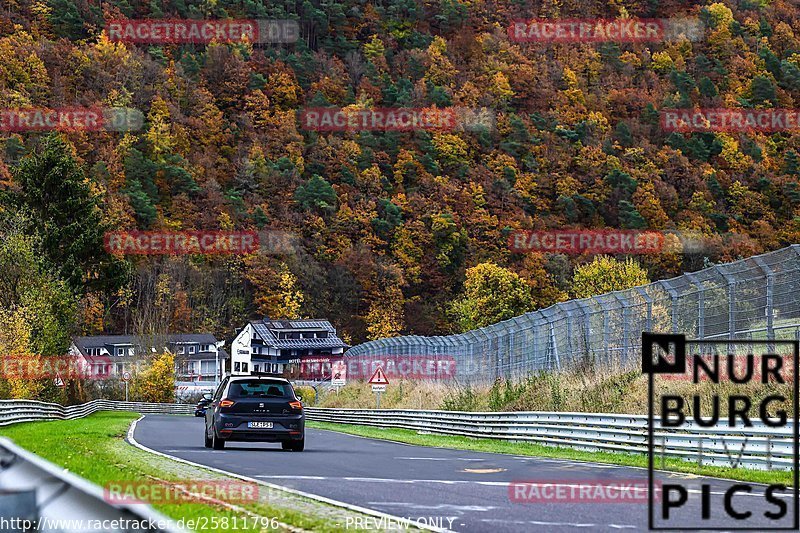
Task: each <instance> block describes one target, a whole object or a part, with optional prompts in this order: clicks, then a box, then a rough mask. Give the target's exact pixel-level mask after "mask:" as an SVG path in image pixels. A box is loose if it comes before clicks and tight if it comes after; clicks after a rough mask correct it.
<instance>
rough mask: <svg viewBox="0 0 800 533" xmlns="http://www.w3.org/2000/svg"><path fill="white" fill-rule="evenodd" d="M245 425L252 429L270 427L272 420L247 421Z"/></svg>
mask: <svg viewBox="0 0 800 533" xmlns="http://www.w3.org/2000/svg"><path fill="white" fill-rule="evenodd" d="M247 427H249V428H252V429H272V422H248V423H247Z"/></svg>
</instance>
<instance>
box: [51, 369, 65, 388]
mask: <svg viewBox="0 0 800 533" xmlns="http://www.w3.org/2000/svg"><path fill="white" fill-rule="evenodd" d="M53 385H55V386H56V387H66V386H67V384H66V383H64V380H63V379H61V373H59V372H56V377H55V378H53Z"/></svg>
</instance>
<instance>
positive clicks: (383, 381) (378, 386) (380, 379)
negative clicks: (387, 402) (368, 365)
mask: <svg viewBox="0 0 800 533" xmlns="http://www.w3.org/2000/svg"><path fill="white" fill-rule="evenodd" d="M369 384H370V385H372V392H374V393H375V409H380V408H381V393H382V392H386V385H388V384H389V378H387V377H386V373H385V372H384V371H383V368H382V367H380V366H379V367H378V368H376V369H375V373H374V374H372V377H371V378H369Z"/></svg>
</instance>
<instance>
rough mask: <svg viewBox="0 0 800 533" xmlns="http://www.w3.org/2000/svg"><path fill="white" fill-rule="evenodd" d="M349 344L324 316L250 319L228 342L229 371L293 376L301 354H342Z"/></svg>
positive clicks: (336, 355) (313, 355) (296, 370)
mask: <svg viewBox="0 0 800 533" xmlns="http://www.w3.org/2000/svg"><path fill="white" fill-rule="evenodd" d="M349 347H350V346H349V345H348V344H347V343H345V342H344V341H343V340H342V339H340V338H339V337H338V336H337V335H336V329H335V328H334V327H333V325H332V324H331V323H330V322H328V321H327V320H322V319H302V320H271V319H269V318H264V319H262V320H253V321H250V322H249V323H248V324H247V325H246V326H245V327H243V328H242V329H241V330H240V331H239V332H238V333H237V334H236V337H235V338H234V339H233V341H232V342H231V363H232V366H231V371H232V373H233V374H239V373H241V374H248V373H251V372H264V373H271V374H281V375H284V376H287V377H292V376H293V375H294V374H296V373H297V372H299V367H300V363H301V362H302V360H303V358H306V357H315V358H316V357H321V356H327V357H341V356H342V355H343V354H344V351H345V350H346V349H347V348H349Z"/></svg>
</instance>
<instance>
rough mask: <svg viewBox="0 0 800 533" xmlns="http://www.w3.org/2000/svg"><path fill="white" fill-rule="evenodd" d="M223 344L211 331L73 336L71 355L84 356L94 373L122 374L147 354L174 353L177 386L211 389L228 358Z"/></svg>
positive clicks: (99, 374) (85, 364) (86, 363)
mask: <svg viewBox="0 0 800 533" xmlns="http://www.w3.org/2000/svg"><path fill="white" fill-rule="evenodd" d="M223 344H224V341H218V340H217V338H216V337H215V336H214V335H212V334H210V333H174V334H168V335H97V336H92V337H73V338H72V344H71V346H70V354H71V355H73V356H76V357H80V358H82V359H83V361H84V363H83V364H84V366H86V367H88V368H90V369H91V370H92V371H93V373H94V375H97V376H109V377H121V376H122V374H123V373H124V372H130V371H132V370H133V369H134V367H135V366H136V365H138V364H139V363H140V362H141V361H142V360H143V359H144V358H145V357H148V356H152V355H155V354H159V353H164V352H170V353H172V354H174V356H175V382H176V386H177V387H183V388H184V389H186V388H194V387H197V386H198V385H200V386H202V387H201V388H210V387H213V384H214V382H215V380H216V379H217V377H218V374H219V375H221V373H220V372H218V370H217V369H218V368H220V369H222V368H224V365H225V363H224V362H225V360H226V359H227V358H228V352H226V351H225V350H224V349H223V348H222V345H223Z"/></svg>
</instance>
